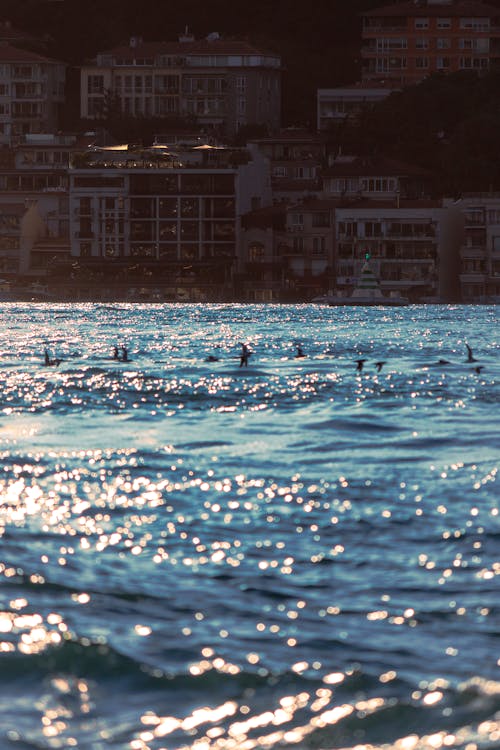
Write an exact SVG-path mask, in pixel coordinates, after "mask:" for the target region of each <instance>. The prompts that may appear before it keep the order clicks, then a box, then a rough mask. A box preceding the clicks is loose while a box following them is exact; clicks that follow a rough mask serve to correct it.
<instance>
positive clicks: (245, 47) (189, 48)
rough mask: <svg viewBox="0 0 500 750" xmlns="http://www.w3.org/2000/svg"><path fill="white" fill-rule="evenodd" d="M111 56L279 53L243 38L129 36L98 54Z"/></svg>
mask: <svg viewBox="0 0 500 750" xmlns="http://www.w3.org/2000/svg"><path fill="white" fill-rule="evenodd" d="M103 55H111V56H112V57H114V58H120V60H129V61H130V62H131V63H132V61H133V60H136V59H137V58H142V59H149V58H155V57H158V56H160V55H163V56H171V57H198V56H204V55H207V56H218V55H222V56H226V57H227V56H260V57H262V56H264V57H269V56H271V57H275V58H276V59H277V60H279V55H278V54H276V53H274V52H270V51H269V50H263V49H261V48H259V47H256V46H254V45H253V44H251V43H250V42H247V41H245V40H234V39H221V38H220V37H217V38H214V39H198V40H197V39H193V38H191V37H189V38H188V40H187V41H177V42H144V41H143V40H142V39H141V38H140V37H132V38H131V40H130V42H129V44H121V45H119V46H117V47H113V48H112V49H110V50H107V51H105V52H102V53H101V54H100V55H99V56H103Z"/></svg>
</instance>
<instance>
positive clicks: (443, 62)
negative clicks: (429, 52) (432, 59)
mask: <svg viewBox="0 0 500 750" xmlns="http://www.w3.org/2000/svg"><path fill="white" fill-rule="evenodd" d="M449 67H450V58H449V57H438V58H437V60H436V68H437V69H438V70H443V69H444V68H449Z"/></svg>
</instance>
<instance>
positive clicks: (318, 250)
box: [313, 237, 326, 255]
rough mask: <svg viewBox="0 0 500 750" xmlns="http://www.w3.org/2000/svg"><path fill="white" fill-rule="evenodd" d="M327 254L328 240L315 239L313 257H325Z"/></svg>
mask: <svg viewBox="0 0 500 750" xmlns="http://www.w3.org/2000/svg"><path fill="white" fill-rule="evenodd" d="M325 252H326V238H325V237H313V255H324V254H325Z"/></svg>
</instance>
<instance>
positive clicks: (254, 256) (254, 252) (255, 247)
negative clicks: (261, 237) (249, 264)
mask: <svg viewBox="0 0 500 750" xmlns="http://www.w3.org/2000/svg"><path fill="white" fill-rule="evenodd" d="M264 254H265V248H264V245H263V244H262V243H261V242H254V243H252V244H251V245H250V247H249V248H248V255H249V257H250V260H251V261H259V260H261V259H262V258H263V257H264Z"/></svg>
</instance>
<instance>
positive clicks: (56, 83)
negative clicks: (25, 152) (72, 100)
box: [0, 44, 66, 146]
mask: <svg viewBox="0 0 500 750" xmlns="http://www.w3.org/2000/svg"><path fill="white" fill-rule="evenodd" d="M65 77H66V66H65V65H64V64H63V63H60V62H57V61H56V60H51V59H49V58H47V57H43V56H42V55H39V54H37V53H36V52H30V51H27V50H24V49H19V48H17V47H12V46H10V45H9V44H0V145H4V146H11V145H15V144H16V143H18V142H19V141H20V139H21V137H22V136H23V135H26V134H29V133H51V132H55V131H56V130H57V128H58V122H59V109H60V107H61V105H62V104H63V102H64V85H65Z"/></svg>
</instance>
